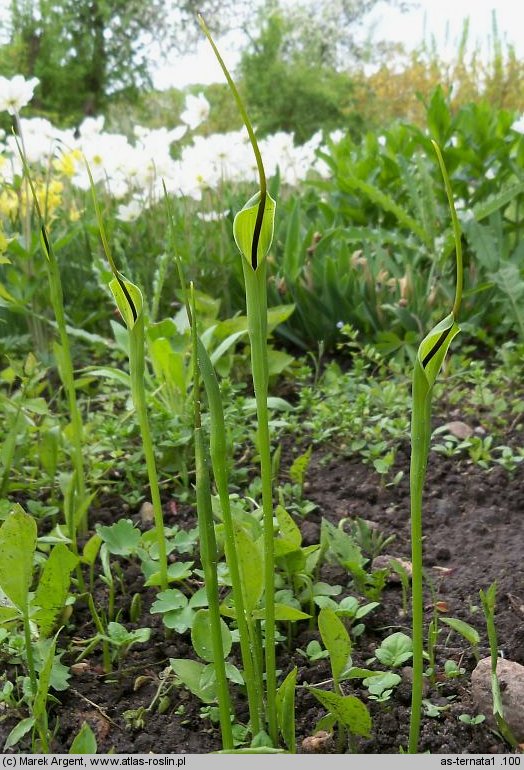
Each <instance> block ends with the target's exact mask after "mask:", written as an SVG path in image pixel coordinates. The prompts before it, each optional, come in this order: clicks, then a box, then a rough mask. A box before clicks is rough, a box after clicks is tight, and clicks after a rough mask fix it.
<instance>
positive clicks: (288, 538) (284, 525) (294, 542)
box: [275, 505, 302, 556]
mask: <svg viewBox="0 0 524 770" xmlns="http://www.w3.org/2000/svg"><path fill="white" fill-rule="evenodd" d="M275 513H276V517H277V521H278V528H279V534H280V537H278V538H277V539H275V556H282V555H284V554H286V553H289V552H290V551H295V550H297V549H298V548H300V544H301V542H302V535H301V534H300V529H299V528H298V527H297V525H296V524H295V522H294V521H293V519H292V518H291V516H290V515H289V513H288V512H287V511H286V510H285V508H283V507H282V506H281V505H277V507H276V511H275Z"/></svg>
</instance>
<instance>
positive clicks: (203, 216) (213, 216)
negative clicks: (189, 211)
mask: <svg viewBox="0 0 524 770" xmlns="http://www.w3.org/2000/svg"><path fill="white" fill-rule="evenodd" d="M228 214H229V209H226V210H225V211H197V217H198V218H199V219H200V221H201V222H219V221H220V220H221V219H225V218H226V217H227V215H228Z"/></svg>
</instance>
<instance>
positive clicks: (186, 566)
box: [145, 561, 194, 587]
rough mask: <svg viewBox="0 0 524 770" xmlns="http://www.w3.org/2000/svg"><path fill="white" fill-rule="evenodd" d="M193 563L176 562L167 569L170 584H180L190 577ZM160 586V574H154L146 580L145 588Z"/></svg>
mask: <svg viewBox="0 0 524 770" xmlns="http://www.w3.org/2000/svg"><path fill="white" fill-rule="evenodd" d="M193 564H194V562H193V561H176V562H174V564H170V565H169V567H168V568H167V579H168V581H169V582H170V583H180V582H181V581H183V580H187V578H188V577H191V572H192V567H193ZM160 584H161V579H160V572H154V573H153V574H152V575H150V576H149V577H148V579H147V580H146V583H145V585H146V586H148V587H149V586H159V585H160Z"/></svg>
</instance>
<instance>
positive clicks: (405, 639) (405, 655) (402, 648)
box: [375, 631, 413, 667]
mask: <svg viewBox="0 0 524 770" xmlns="http://www.w3.org/2000/svg"><path fill="white" fill-rule="evenodd" d="M412 651H413V644H412V642H411V639H410V638H409V636H407V635H406V634H403V633H402V631H397V632H396V633H394V634H391V635H390V636H387V637H386V638H385V639H384V640H383V642H382V644H381V645H380V647H379V648H378V649H377V650H376V651H375V655H376V657H377V659H378V660H379V661H380V662H381V663H382V664H383V665H384V666H394V667H397V666H401V665H402V664H403V663H405V662H406V661H407V660H409V659H410V658H411V657H412V656H413V652H412Z"/></svg>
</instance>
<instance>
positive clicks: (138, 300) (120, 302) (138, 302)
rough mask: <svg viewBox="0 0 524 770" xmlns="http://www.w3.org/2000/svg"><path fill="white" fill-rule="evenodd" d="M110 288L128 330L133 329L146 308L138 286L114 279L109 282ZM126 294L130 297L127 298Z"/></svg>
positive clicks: (122, 279)
mask: <svg viewBox="0 0 524 770" xmlns="http://www.w3.org/2000/svg"><path fill="white" fill-rule="evenodd" d="M109 288H110V289H111V293H112V294H113V297H114V298H115V302H116V304H117V307H118V309H119V311H120V315H121V316H122V318H123V319H124V322H125V324H126V326H127V328H128V329H132V328H133V327H134V325H135V323H136V322H137V320H138V318H139V317H140V316H141V314H142V309H143V306H144V302H143V299H142V292H141V291H140V289H139V288H138V286H135V284H134V283H131V281H127V280H126V279H125V278H120V280H118V279H117V278H112V279H111V280H110V281H109ZM126 292H127V294H128V296H126Z"/></svg>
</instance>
